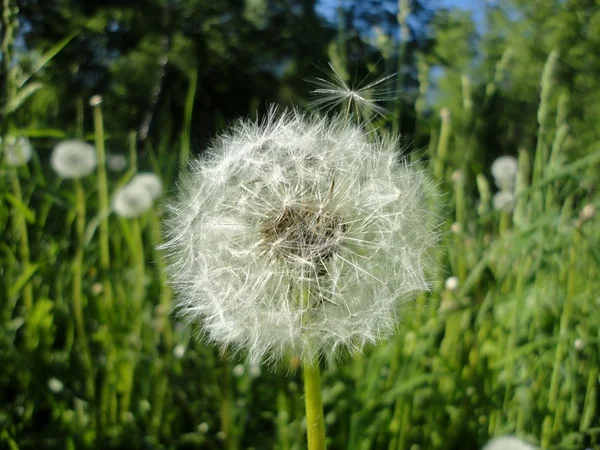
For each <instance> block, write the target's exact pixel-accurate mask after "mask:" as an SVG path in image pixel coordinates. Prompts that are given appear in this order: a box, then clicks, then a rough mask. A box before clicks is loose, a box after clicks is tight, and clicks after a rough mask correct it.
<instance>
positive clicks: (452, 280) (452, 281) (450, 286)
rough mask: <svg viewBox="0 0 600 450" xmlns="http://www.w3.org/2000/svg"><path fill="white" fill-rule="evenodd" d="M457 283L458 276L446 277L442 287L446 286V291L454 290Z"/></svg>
mask: <svg viewBox="0 0 600 450" xmlns="http://www.w3.org/2000/svg"><path fill="white" fill-rule="evenodd" d="M458 285H459V281H458V277H455V276H452V277H449V278H447V279H446V283H445V284H444V287H445V288H446V290H447V291H451V292H453V291H455V290H456V289H458Z"/></svg>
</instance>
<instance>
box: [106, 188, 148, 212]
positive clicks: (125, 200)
mask: <svg viewBox="0 0 600 450" xmlns="http://www.w3.org/2000/svg"><path fill="white" fill-rule="evenodd" d="M151 207H152V196H151V195H150V193H149V192H148V190H147V189H146V188H145V187H144V186H143V185H142V184H141V183H136V184H132V183H129V184H127V185H125V186H124V187H122V188H120V189H119V190H117V192H115V194H114V196H113V200H112V208H113V210H114V211H115V212H116V213H117V215H119V216H121V217H125V218H127V219H132V218H135V217H139V216H141V215H142V214H144V213H145V212H146V211H148V210H149V209H150V208H151Z"/></svg>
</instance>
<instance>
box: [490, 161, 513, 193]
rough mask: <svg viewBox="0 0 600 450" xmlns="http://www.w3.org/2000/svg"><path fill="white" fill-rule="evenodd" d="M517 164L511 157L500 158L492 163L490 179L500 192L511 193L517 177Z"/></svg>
mask: <svg viewBox="0 0 600 450" xmlns="http://www.w3.org/2000/svg"><path fill="white" fill-rule="evenodd" d="M517 170H518V162H517V158H515V157H513V156H500V157H499V158H497V159H496V160H495V161H494V162H493V163H492V169H491V171H492V177H494V183H496V186H498V188H499V189H500V190H503V191H513V190H514V188H515V180H516V177H517Z"/></svg>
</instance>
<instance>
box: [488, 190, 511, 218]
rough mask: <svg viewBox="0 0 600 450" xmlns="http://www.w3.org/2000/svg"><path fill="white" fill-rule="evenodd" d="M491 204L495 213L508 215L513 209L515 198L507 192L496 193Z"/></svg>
mask: <svg viewBox="0 0 600 450" xmlns="http://www.w3.org/2000/svg"><path fill="white" fill-rule="evenodd" d="M492 202H493V204H494V209H495V210H496V211H500V212H505V213H510V212H512V211H513V209H514V207H515V196H514V195H513V193H512V192H508V191H500V192H496V193H495V194H494V198H493V199H492Z"/></svg>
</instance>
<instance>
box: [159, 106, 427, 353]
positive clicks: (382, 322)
mask: <svg viewBox="0 0 600 450" xmlns="http://www.w3.org/2000/svg"><path fill="white" fill-rule="evenodd" d="M209 153H210V156H209V157H208V158H206V159H204V160H199V161H195V162H194V163H192V165H191V168H190V171H189V173H188V174H187V175H185V176H184V177H183V179H182V180H181V182H180V184H179V188H180V191H181V192H180V197H179V199H178V200H176V201H174V202H172V203H171V205H170V210H171V217H170V219H169V221H168V222H167V227H166V229H167V240H166V244H165V245H164V248H165V249H167V250H168V252H169V254H170V265H169V270H170V275H171V282H172V284H173V286H174V287H175V289H176V290H177V291H178V293H179V302H180V312H181V314H182V315H184V316H186V317H187V318H188V319H190V320H195V319H199V320H200V321H201V322H202V323H203V330H204V332H205V333H206V335H207V337H208V338H209V339H210V340H211V341H213V342H215V343H218V344H220V345H222V346H224V347H228V348H233V349H237V350H243V351H245V352H247V353H248V355H249V357H250V359H251V362H253V363H257V362H259V361H261V360H265V359H266V360H268V361H270V362H274V361H277V360H280V359H281V358H282V357H283V356H284V355H287V354H289V355H293V356H297V357H300V358H301V359H313V358H317V357H327V358H331V357H333V356H334V354H335V353H336V350H338V349H353V348H358V349H360V348H362V347H363V346H364V345H365V344H367V343H373V342H376V341H378V340H379V339H381V338H384V337H386V336H388V335H390V334H392V333H393V332H394V331H395V327H396V326H397V311H398V307H399V306H400V304H401V303H402V302H403V301H406V300H407V299H409V298H410V297H411V295H412V294H414V293H416V292H418V291H422V290H425V289H428V287H429V286H428V283H427V282H426V279H425V275H424V271H425V267H426V264H427V263H428V261H429V258H428V255H427V254H428V250H429V249H430V248H431V246H432V245H433V244H434V243H435V241H436V232H435V231H434V230H432V229H431V228H430V226H429V225H428V224H429V223H431V222H430V219H431V218H432V217H431V215H430V213H429V211H428V208H427V206H426V205H427V201H426V200H427V198H426V197H427V195H428V194H427V193H428V188H429V187H430V186H429V185H428V181H427V179H426V177H425V175H424V174H423V173H421V172H419V171H416V170H414V169H413V168H412V167H409V166H407V165H406V164H405V163H403V162H401V161H399V158H398V155H397V145H396V142H395V141H392V140H384V139H376V138H369V136H366V135H365V133H364V132H363V131H362V130H361V129H359V128H357V127H354V126H352V125H350V124H349V123H348V121H344V120H341V119H334V120H331V121H330V120H328V119H325V118H319V117H306V116H303V115H302V114H300V113H293V112H288V113H284V114H280V115H278V114H275V113H274V112H271V113H270V115H269V117H268V118H267V120H265V121H264V122H261V123H251V122H242V123H240V124H238V125H237V126H236V127H234V128H233V129H232V130H231V131H229V133H228V134H226V135H224V136H222V137H220V138H219V139H218V140H217V141H216V142H215V143H214V145H213V146H212V148H210V151H209Z"/></svg>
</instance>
